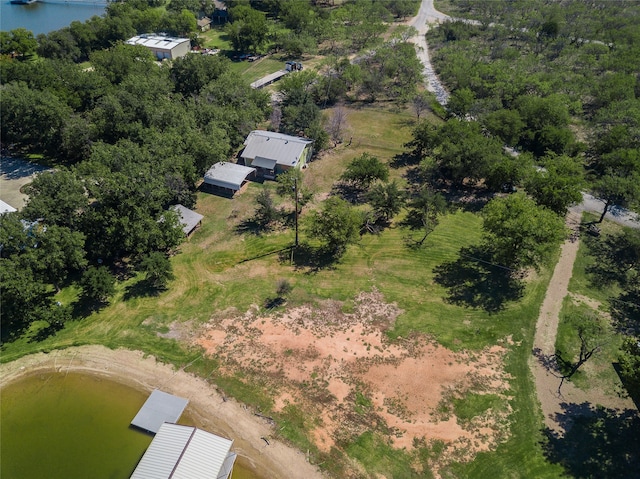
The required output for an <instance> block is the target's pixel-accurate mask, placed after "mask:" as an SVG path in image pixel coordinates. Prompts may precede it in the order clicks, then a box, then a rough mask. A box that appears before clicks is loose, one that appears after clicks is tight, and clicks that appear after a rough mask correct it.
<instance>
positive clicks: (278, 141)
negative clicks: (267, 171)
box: [242, 130, 313, 166]
mask: <svg viewBox="0 0 640 479" xmlns="http://www.w3.org/2000/svg"><path fill="white" fill-rule="evenodd" d="M311 143H313V140H309V139H307V138H300V137H297V136H289V135H283V134H282V133H275V132H273V131H264V130H253V131H252V132H251V133H249V136H247V139H246V140H245V141H244V145H245V149H244V151H243V152H242V157H243V158H248V159H251V160H254V159H255V158H256V157H262V158H266V159H270V160H276V161H277V163H278V164H279V165H283V166H295V165H297V164H298V161H300V157H301V156H302V153H303V152H304V150H305V148H306V147H307V146H308V145H310V144H311Z"/></svg>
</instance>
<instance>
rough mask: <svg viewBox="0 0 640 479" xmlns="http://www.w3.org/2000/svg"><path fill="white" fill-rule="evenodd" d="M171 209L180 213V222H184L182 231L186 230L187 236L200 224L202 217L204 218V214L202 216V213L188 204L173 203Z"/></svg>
mask: <svg viewBox="0 0 640 479" xmlns="http://www.w3.org/2000/svg"><path fill="white" fill-rule="evenodd" d="M171 209H172V210H173V211H175V212H176V213H178V216H179V220H180V223H182V231H184V234H186V235H187V236H189V235H190V234H191V232H192V231H193V230H194V229H195V228H196V226H198V224H199V223H200V222H201V221H202V218H204V216H202V215H201V214H200V213H196V212H195V211H193V210H190V209H189V208H187V207H186V206H182V205H173V206H172V207H171Z"/></svg>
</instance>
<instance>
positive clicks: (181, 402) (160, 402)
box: [131, 389, 189, 433]
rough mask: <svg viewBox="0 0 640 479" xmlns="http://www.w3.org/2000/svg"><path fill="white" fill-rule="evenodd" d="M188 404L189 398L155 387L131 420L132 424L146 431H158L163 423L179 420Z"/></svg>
mask: <svg viewBox="0 0 640 479" xmlns="http://www.w3.org/2000/svg"><path fill="white" fill-rule="evenodd" d="M187 404H189V400H188V399H184V398H181V397H178V396H174V395H172V394H169V393H165V392H163V391H160V390H159V389H154V391H153V392H152V393H151V396H149V397H148V398H147V400H146V401H145V403H144V404H143V405H142V408H140V410H139V411H138V414H136V417H134V418H133V421H131V425H132V426H135V427H137V428H139V429H142V430H144V431H148V432H151V433H157V432H158V431H159V430H160V427H161V426H162V424H163V423H165V422H177V421H178V419H180V416H182V412H183V411H184V408H186V407H187Z"/></svg>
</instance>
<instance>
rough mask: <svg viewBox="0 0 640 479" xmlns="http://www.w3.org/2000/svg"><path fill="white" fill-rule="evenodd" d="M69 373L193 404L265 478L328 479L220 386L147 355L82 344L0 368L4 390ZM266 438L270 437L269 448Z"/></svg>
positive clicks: (199, 418)
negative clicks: (45, 376)
mask: <svg viewBox="0 0 640 479" xmlns="http://www.w3.org/2000/svg"><path fill="white" fill-rule="evenodd" d="M68 371H72V372H77V373H83V374H91V375H96V376H102V377H105V378H108V379H110V380H112V381H115V382H119V383H121V384H125V385H127V386H130V387H133V388H135V389H138V390H141V391H145V392H147V393H150V392H151V391H152V390H153V389H156V388H157V389H161V390H163V391H165V392H168V393H170V394H175V395H178V396H180V397H184V398H187V399H188V400H189V405H188V406H187V407H188V410H189V413H190V414H191V415H192V416H193V418H194V419H195V420H196V422H197V425H198V426H199V427H202V428H203V429H206V430H208V431H210V432H212V433H214V434H218V435H220V436H224V437H227V438H229V439H233V450H234V451H235V452H236V453H237V454H238V456H239V459H241V462H242V463H243V465H244V466H245V467H247V468H249V469H251V470H252V471H254V472H255V473H256V474H257V475H258V476H260V477H264V478H267V477H268V478H274V479H275V478H289V477H305V478H308V479H322V478H325V477H326V476H324V475H323V474H322V473H321V472H320V471H319V470H318V468H317V467H315V466H313V465H312V464H310V463H309V462H307V459H306V457H305V455H304V454H303V453H302V452H301V451H299V450H297V449H295V448H293V447H291V446H289V445H286V444H285V443H283V442H281V441H280V440H279V439H276V438H273V437H272V433H273V427H272V426H271V425H270V423H269V422H268V421H267V420H266V419H263V418H260V417H258V416H256V415H254V414H253V412H252V411H251V410H249V409H248V408H247V407H246V406H244V405H243V404H241V403H238V402H237V401H236V400H235V399H232V398H223V396H222V395H221V394H220V393H219V392H218V391H217V388H216V387H215V386H214V385H211V384H209V383H207V382H206V381H205V380H204V379H201V378H199V377H197V376H195V375H193V374H191V373H187V372H184V371H182V370H175V369H174V368H173V366H171V365H167V364H164V363H161V362H159V361H157V360H156V359H155V357H153V356H146V355H145V354H144V353H142V352H141V351H131V350H126V349H117V350H111V349H108V348H106V347H104V346H95V345H93V346H80V347H72V348H68V349H63V350H54V351H52V352H50V353H36V354H32V355H29V356H24V357H22V358H20V359H17V360H15V361H12V362H9V363H5V364H0V390H1V389H2V388H3V387H5V386H7V385H8V384H10V383H12V382H15V381H18V380H20V379H22V378H25V377H28V376H31V375H34V374H38V373H45V372H47V373H52V372H58V373H66V372H68ZM263 438H268V440H269V444H267V443H266V441H265V440H264V439H263Z"/></svg>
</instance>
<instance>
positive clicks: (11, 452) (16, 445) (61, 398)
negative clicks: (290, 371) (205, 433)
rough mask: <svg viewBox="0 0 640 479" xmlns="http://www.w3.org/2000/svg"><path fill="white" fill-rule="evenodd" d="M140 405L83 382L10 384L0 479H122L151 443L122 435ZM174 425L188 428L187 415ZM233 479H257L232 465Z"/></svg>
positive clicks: (135, 434)
mask: <svg viewBox="0 0 640 479" xmlns="http://www.w3.org/2000/svg"><path fill="white" fill-rule="evenodd" d="M147 397H148V395H147V394H146V393H143V392H140V391H138V390H136V389H133V388H130V387H128V386H124V385H122V384H120V383H116V382H112V381H109V380H105V379H102V378H99V377H96V376H91V375H85V374H75V373H69V374H65V373H53V374H52V373H45V374H38V375H35V376H31V377H28V378H25V379H22V380H20V381H16V382H15V383H11V384H10V385H8V386H6V387H4V388H2V391H1V395H0V424H1V425H2V427H1V428H0V445H1V448H0V454H1V457H0V477H2V478H3V479H5V478H6V479H43V478H47V479H87V478H91V479H128V478H129V476H130V475H131V473H132V472H133V469H134V468H135V466H136V464H137V463H138V461H139V460H140V458H141V457H142V454H143V453H144V451H145V450H146V449H147V447H148V446H149V444H150V443H151V439H152V437H151V436H150V435H147V434H144V433H142V432H139V431H137V430H134V429H131V428H129V423H130V422H131V420H132V419H133V417H134V416H135V415H136V413H137V412H138V410H139V409H140V407H141V406H142V404H144V401H146V399H147ZM180 422H181V423H182V424H193V422H192V420H191V419H190V418H189V416H188V409H187V411H186V413H185V414H183V416H182V418H181V420H180ZM212 432H213V431H212ZM233 477H234V479H258V477H257V476H255V475H253V474H252V473H251V472H250V471H248V470H246V469H243V468H242V467H239V465H236V467H235V468H234V472H233Z"/></svg>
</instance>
